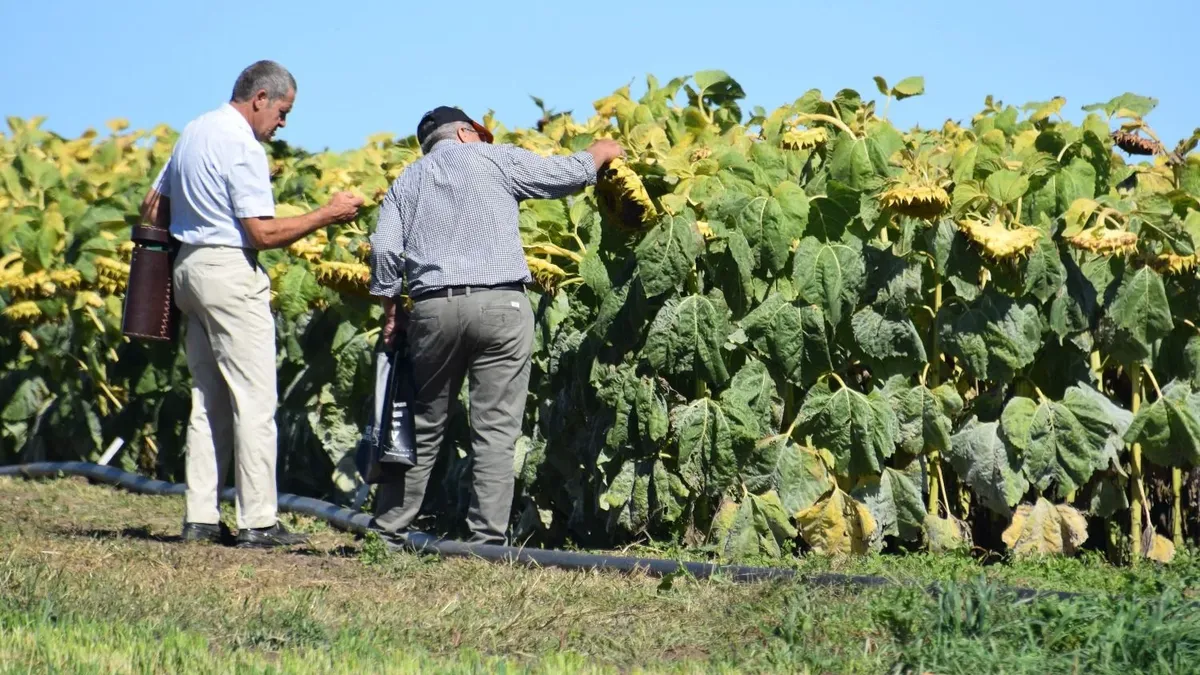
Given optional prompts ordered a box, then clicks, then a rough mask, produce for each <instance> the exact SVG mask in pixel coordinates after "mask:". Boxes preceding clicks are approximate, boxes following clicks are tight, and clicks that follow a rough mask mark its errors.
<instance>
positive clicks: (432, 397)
mask: <svg viewBox="0 0 1200 675" xmlns="http://www.w3.org/2000/svg"><path fill="white" fill-rule="evenodd" d="M532 348H533V309H532V307H530V305H529V300H528V298H526V297H525V294H524V293H523V292H521V291H508V290H488V291H480V292H475V293H472V294H470V295H459V296H453V297H445V296H443V297H435V298H429V299H423V300H420V301H418V302H416V303H415V304H414V305H413V310H412V313H411V314H410V315H409V321H408V349H409V354H411V355H412V365H413V384H414V387H415V390H416V393H415V396H414V399H415V400H414V401H413V425H414V426H415V431H416V442H417V464H416V466H414V467H412V468H411V469H409V470H408V471H407V472H406V473H405V476H404V480H403V481H399V482H396V483H383V484H381V485H380V486H379V492H378V494H377V497H376V509H375V524H376V525H377V526H378V527H379V528H380V529H382V530H384V531H385V532H388V533H391V534H402V533H404V532H406V531H407V530H408V527H409V525H410V524H411V523H412V521H413V519H415V518H416V516H417V514H418V513H419V512H420V509H421V502H422V501H423V500H424V498H425V488H426V485H427V483H428V482H429V472H430V470H432V469H433V465H434V462H435V461H436V460H437V456H438V452H439V451H440V450H441V446H442V439H443V437H444V435H445V430H446V422H447V420H448V419H449V413H450V407H451V406H450V404H451V402H452V401H453V400H454V399H455V398H457V397H458V392H459V390H460V389H461V388H462V382H463V378H464V377H468V376H469V377H470V379H469V380H468V390H469V392H470V422H471V452H472V454H473V455H474V457H473V458H472V462H471V470H472V473H473V476H472V484H471V488H472V489H471V503H470V507H469V510H468V512H467V526H468V527H469V528H470V529H471V541H472V542H476V543H486V544H503V543H505V541H506V540H507V537H506V532H507V530H508V519H509V515H510V513H511V511H512V500H513V481H514V478H515V477H514V475H513V453H514V451H515V446H516V442H517V438H519V437H520V435H521V420H522V418H523V417H524V414H525V399H526V396H527V395H528V391H529V368H530V364H529V356H530V353H531V351H532Z"/></svg>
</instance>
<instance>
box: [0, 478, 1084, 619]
mask: <svg viewBox="0 0 1200 675" xmlns="http://www.w3.org/2000/svg"><path fill="white" fill-rule="evenodd" d="M0 476H11V477H19V478H58V477H61V476H82V477H85V478H89V479H91V480H93V481H96V482H98V483H104V484H107V485H113V486H116V487H119V488H122V489H125V490H128V491H130V492H135V493H139V494H147V495H183V494H184V493H185V492H186V490H187V486H185V485H183V484H181V483H170V482H167V481H163V480H157V479H154V478H148V477H146V476H141V475H138V474H135V473H130V472H128V471H122V470H121V469H118V468H116V467H113V466H101V465H99V464H93V463H90V462H34V463H30V464H17V465H11V466H0ZM234 495H235V493H234V490H233V488H225V489H224V490H222V491H221V499H222V501H233V499H234ZM278 500H279V510H281V511H284V512H289V513H298V514H303V515H307V516H311V517H313V518H317V519H318V520H322V521H325V522H326V523H328V524H329V525H331V526H332V527H334V528H336V529H339V530H342V531H344V532H352V533H355V534H360V535H365V534H366V533H367V532H368V531H370V530H371V516H370V514H367V513H363V512H361V511H353V510H351V509H347V508H345V507H341V506H337V505H336V504H331V503H329V502H326V501H322V500H320V499H313V498H312V497H301V496H298V495H292V494H286V493H281V494H279V496H278ZM402 541H403V544H402V546H403V548H405V549H408V550H410V551H414V552H419V553H433V554H436V555H440V556H450V557H469V558H480V559H483V560H488V561H491V562H502V563H509V564H514V563H515V564H521V565H527V566H531V567H557V568H560V569H568V570H594V571H602V570H607V571H619V572H624V573H634V572H640V573H643V574H648V575H651V576H660V577H661V576H668V575H672V574H679V573H681V572H685V573H687V574H689V575H691V576H693V577H695V578H697V579H707V578H711V577H720V578H724V579H729V580H732V581H735V582H754V581H769V580H789V579H797V580H800V581H803V582H804V583H806V584H808V585H812V586H859V587H879V586H889V585H892V584H893V582H892V581H891V580H889V579H886V578H884V577H880V576H863V575H847V574H812V575H801V574H799V573H798V572H797V571H796V570H793V569H787V568H782V567H749V566H743V565H718V564H713V563H701V562H680V561H675V560H665V559H660V558H641V557H634V556H617V555H607V554H597V553H582V552H577V551H558V550H549V549H530V548H521V547H514V546H502V545H498V544H475V543H467V542H460V541H451V540H447V539H442V538H439V537H435V536H432V535H429V534H426V533H423V532H412V533H409V534H407V535H406V536H404V537H403V538H402ZM926 590H927V591H928V592H930V593H933V594H937V593H938V592H939V587H938V586H937V585H936V584H935V585H932V586H929V587H927V588H926ZM1007 590H1009V591H1010V592H1011V593H1013V594H1015V595H1016V596H1017V597H1018V598H1020V599H1022V600H1027V599H1032V598H1035V597H1047V596H1049V597H1057V598H1059V599H1068V598H1072V597H1075V596H1076V595H1077V594H1075V593H1068V592H1065V591H1039V590H1033V589H1028V588H1011V589H1007Z"/></svg>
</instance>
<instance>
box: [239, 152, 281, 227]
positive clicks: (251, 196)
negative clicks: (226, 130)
mask: <svg viewBox="0 0 1200 675" xmlns="http://www.w3.org/2000/svg"><path fill="white" fill-rule="evenodd" d="M256 151H257V152H256ZM227 180H228V181H229V198H230V200H231V201H232V202H233V215H235V216H237V217H238V218H272V217H274V216H275V196H274V195H273V194H272V193H271V170H270V167H268V166H267V153H266V152H265V151H263V149H262V148H261V147H244V148H242V151H241V152H239V153H238V155H237V157H236V158H235V159H234V161H233V163H232V164H231V165H230V167H229V174H228V178H227Z"/></svg>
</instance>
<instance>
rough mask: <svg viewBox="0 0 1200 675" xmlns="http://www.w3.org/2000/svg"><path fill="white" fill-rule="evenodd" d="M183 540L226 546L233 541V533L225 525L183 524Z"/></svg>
mask: <svg viewBox="0 0 1200 675" xmlns="http://www.w3.org/2000/svg"><path fill="white" fill-rule="evenodd" d="M182 536H183V540H184V541H189V542H194V541H207V542H209V543H212V544H228V543H231V542H232V541H233V532H231V531H230V530H229V528H228V527H227V526H226V525H225V523H218V524H216V525H210V524H208V523H184V524H183V535H182Z"/></svg>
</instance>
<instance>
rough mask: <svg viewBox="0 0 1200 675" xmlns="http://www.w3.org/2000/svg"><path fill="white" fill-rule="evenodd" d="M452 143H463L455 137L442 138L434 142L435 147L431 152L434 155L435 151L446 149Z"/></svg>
mask: <svg viewBox="0 0 1200 675" xmlns="http://www.w3.org/2000/svg"><path fill="white" fill-rule="evenodd" d="M452 145H461V143H459V141H457V140H455V139H453V138H446V139H443V140H440V141H438V142H437V143H434V144H433V147H432V148H430V149H429V154H431V155H432V154H433V153H435V152H437V151H439V150H445V149H446V148H449V147H450V146H452Z"/></svg>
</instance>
